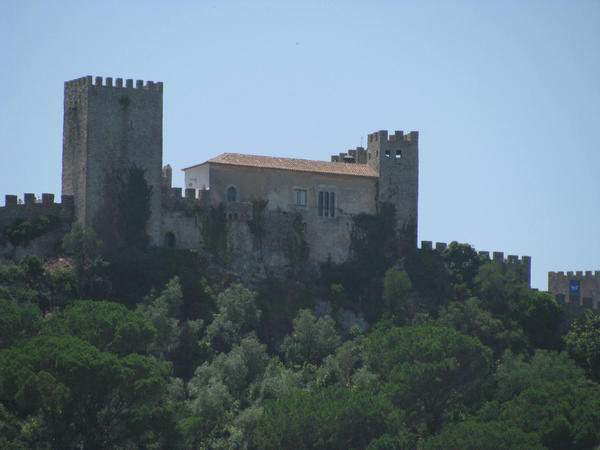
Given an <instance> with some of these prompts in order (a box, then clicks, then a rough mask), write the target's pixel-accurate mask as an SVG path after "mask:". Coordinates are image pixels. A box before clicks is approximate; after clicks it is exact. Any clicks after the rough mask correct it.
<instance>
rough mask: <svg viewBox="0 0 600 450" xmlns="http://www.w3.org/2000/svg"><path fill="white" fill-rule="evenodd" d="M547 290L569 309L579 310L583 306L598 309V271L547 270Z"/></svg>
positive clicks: (599, 280)
mask: <svg viewBox="0 0 600 450" xmlns="http://www.w3.org/2000/svg"><path fill="white" fill-rule="evenodd" d="M570 286H572V288H571V289H570ZM575 289H576V291H575ZM548 291H549V292H550V293H551V294H552V296H553V297H554V298H555V299H556V300H557V301H558V302H559V303H562V304H563V305H568V306H569V307H570V309H573V310H579V311H580V312H581V311H583V310H584V309H585V308H591V309H595V310H599V309H600V271H596V272H591V271H588V272H566V273H565V272H548Z"/></svg>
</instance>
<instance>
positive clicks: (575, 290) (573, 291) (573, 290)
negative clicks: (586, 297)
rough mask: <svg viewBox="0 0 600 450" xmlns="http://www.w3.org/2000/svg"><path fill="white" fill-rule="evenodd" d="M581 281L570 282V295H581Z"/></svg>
mask: <svg viewBox="0 0 600 450" xmlns="http://www.w3.org/2000/svg"><path fill="white" fill-rule="evenodd" d="M579 286H580V285H579V280H569V294H570V295H579Z"/></svg>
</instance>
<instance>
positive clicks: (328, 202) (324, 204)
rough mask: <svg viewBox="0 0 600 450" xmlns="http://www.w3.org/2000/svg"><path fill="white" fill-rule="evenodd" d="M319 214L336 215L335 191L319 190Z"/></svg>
mask: <svg viewBox="0 0 600 450" xmlns="http://www.w3.org/2000/svg"><path fill="white" fill-rule="evenodd" d="M317 203H318V208H319V216H325V217H334V216H335V192H328V191H319V197H318V202H317Z"/></svg>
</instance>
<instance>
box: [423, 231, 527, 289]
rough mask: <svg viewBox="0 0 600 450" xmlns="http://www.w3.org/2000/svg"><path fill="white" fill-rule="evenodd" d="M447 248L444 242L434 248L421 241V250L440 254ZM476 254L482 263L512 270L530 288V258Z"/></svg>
mask: <svg viewBox="0 0 600 450" xmlns="http://www.w3.org/2000/svg"><path fill="white" fill-rule="evenodd" d="M447 247H448V244H447V243H445V242H436V243H435V247H434V246H433V242H432V241H421V250H435V251H437V252H439V253H441V252H443V251H444V250H445V249H446V248H447ZM478 254H479V257H480V258H481V259H482V260H484V261H492V262H494V263H495V264H498V265H501V266H503V267H505V268H506V269H508V270H512V271H513V272H514V273H515V274H516V275H517V276H518V278H519V279H520V280H521V281H523V282H524V283H527V286H528V287H531V256H521V257H520V258H519V257H518V256H517V255H508V256H507V257H506V258H505V257H504V252H492V257H491V258H490V252H488V251H479V252H478Z"/></svg>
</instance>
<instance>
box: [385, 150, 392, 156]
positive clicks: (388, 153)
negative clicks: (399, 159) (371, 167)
mask: <svg viewBox="0 0 600 450" xmlns="http://www.w3.org/2000/svg"><path fill="white" fill-rule="evenodd" d="M391 156H392V154H391V153H390V151H389V150H386V151H385V157H386V158H390V157H391Z"/></svg>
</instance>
